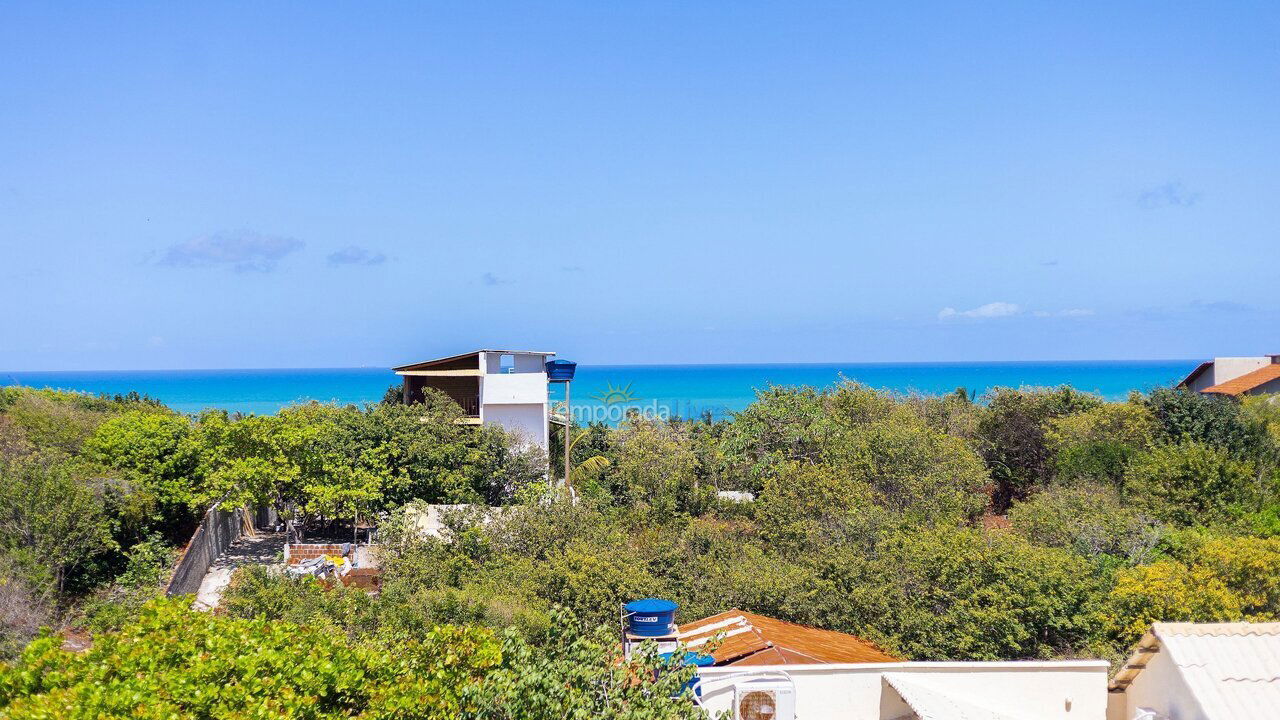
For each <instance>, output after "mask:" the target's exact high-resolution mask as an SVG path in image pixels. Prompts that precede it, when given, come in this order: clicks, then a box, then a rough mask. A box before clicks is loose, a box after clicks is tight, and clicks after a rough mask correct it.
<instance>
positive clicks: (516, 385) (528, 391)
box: [480, 373, 547, 405]
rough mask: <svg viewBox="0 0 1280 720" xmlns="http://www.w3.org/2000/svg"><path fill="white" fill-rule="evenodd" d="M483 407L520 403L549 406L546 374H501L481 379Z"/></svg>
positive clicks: (484, 376) (485, 376)
mask: <svg viewBox="0 0 1280 720" xmlns="http://www.w3.org/2000/svg"><path fill="white" fill-rule="evenodd" d="M480 403H481V404H482V405H493V404H504V403H508V404H509V403H518V404H532V403H537V404H539V405H545V404H547V376H546V374H545V373H500V374H497V375H483V376H481V378H480Z"/></svg>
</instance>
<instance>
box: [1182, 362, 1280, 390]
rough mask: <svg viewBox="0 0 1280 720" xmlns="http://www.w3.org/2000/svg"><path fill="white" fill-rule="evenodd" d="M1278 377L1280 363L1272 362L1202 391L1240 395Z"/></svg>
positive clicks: (1279, 376) (1279, 377)
mask: <svg viewBox="0 0 1280 720" xmlns="http://www.w3.org/2000/svg"><path fill="white" fill-rule="evenodd" d="M1276 379H1280V364H1277V363H1272V364H1271V365H1263V366H1262V367H1260V368H1258V369H1257V370H1254V371H1253V372H1250V373H1245V374H1244V375H1241V376H1240V377H1238V378H1233V379H1231V380H1228V381H1226V382H1221V383H1218V384H1217V385H1214V386H1213V387H1209V388H1205V389H1204V390H1202V391H1201V392H1206V393H1218V394H1219V395H1240V394H1242V393H1247V392H1249V391H1250V390H1253V389H1254V388H1257V387H1260V386H1262V385H1266V384H1267V383H1269V382H1271V381H1272V380H1276Z"/></svg>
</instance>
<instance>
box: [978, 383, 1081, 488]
mask: <svg viewBox="0 0 1280 720" xmlns="http://www.w3.org/2000/svg"><path fill="white" fill-rule="evenodd" d="M988 399H989V402H988V405H987V412H986V413H985V414H983V416H982V418H981V420H980V422H979V423H978V436H979V443H980V444H981V446H982V448H983V457H984V459H985V460H986V461H987V465H988V466H989V467H990V469H991V477H992V479H993V480H994V481H995V492H994V493H993V494H992V504H993V506H994V508H995V510H996V511H997V512H1003V511H1004V510H1006V509H1007V508H1008V507H1009V505H1010V504H1011V503H1012V502H1013V501H1014V500H1017V499H1020V498H1023V497H1026V496H1027V495H1028V494H1029V493H1030V492H1032V491H1033V490H1035V489H1037V488H1039V487H1043V486H1045V485H1047V484H1048V483H1049V481H1050V480H1052V466H1051V464H1050V460H1051V457H1052V455H1051V453H1050V451H1049V446H1048V443H1047V442H1046V439H1045V425H1046V423H1047V422H1048V421H1049V420H1052V419H1053V418H1058V417H1062V416H1064V415H1071V414H1073V413H1080V412H1084V411H1086V410H1091V409H1093V408H1096V407H1098V406H1099V405H1101V404H1102V401H1101V400H1099V399H1098V398H1097V397H1095V396H1093V395H1086V394H1084V393H1081V392H1079V391H1077V390H1074V389H1072V388H1070V387H1067V386H1063V387H1060V388H1056V389H1052V390H1050V389H1044V388H1023V389H1020V390H1014V389H1012V388H995V389H994V390H992V391H991V392H990V393H989V394H988Z"/></svg>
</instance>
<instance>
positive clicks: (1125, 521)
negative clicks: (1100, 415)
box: [1009, 483, 1164, 565]
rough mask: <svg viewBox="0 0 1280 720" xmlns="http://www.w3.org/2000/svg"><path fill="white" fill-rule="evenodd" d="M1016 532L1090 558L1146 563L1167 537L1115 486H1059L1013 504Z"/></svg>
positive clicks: (1010, 516)
mask: <svg viewBox="0 0 1280 720" xmlns="http://www.w3.org/2000/svg"><path fill="white" fill-rule="evenodd" d="M1009 522H1010V524H1011V526H1012V528H1013V530H1014V531H1015V532H1017V533H1018V534H1020V535H1022V536H1023V537H1025V538H1027V539H1028V540H1030V541H1032V542H1034V543H1036V544H1037V545H1045V546H1048V547H1058V548H1066V549H1070V550H1074V551H1075V552H1077V553H1079V554H1081V555H1083V556H1086V557H1100V556H1109V557H1112V558H1115V559H1117V560H1118V561H1120V562H1122V563H1124V564H1127V565H1137V564H1139V563H1142V562H1146V560H1147V559H1149V558H1150V557H1151V555H1152V553H1153V552H1154V551H1155V549H1156V546H1157V544H1158V543H1159V541H1160V539H1161V538H1162V537H1163V535H1164V529H1163V527H1162V526H1161V525H1160V523H1159V522H1158V521H1157V520H1156V519H1155V518H1153V517H1152V516H1151V515H1149V514H1146V513H1144V512H1142V511H1140V510H1139V509H1137V508H1135V507H1132V506H1130V505H1127V504H1125V502H1124V500H1123V499H1122V497H1121V495H1120V492H1119V491H1118V490H1116V489H1115V488H1114V487H1112V486H1111V485H1103V484H1090V483H1084V484H1075V485H1070V486H1063V485H1056V486H1053V487H1050V488H1049V489H1047V490H1043V491H1041V492H1038V493H1036V494H1035V495H1032V496H1031V497H1030V498H1027V499H1026V500H1023V501H1022V502H1018V503H1014V505H1013V507H1012V508H1010V510H1009Z"/></svg>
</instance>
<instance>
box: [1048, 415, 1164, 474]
mask: <svg viewBox="0 0 1280 720" xmlns="http://www.w3.org/2000/svg"><path fill="white" fill-rule="evenodd" d="M1157 430H1158V425H1157V424H1156V421H1155V417H1154V416H1153V415H1152V414H1151V411H1150V409H1148V408H1147V407H1146V406H1145V405H1143V404H1140V403H1106V404H1103V405H1099V406H1097V407H1095V408H1090V409H1089V410H1085V411H1084V412H1080V413H1074V414H1071V415H1063V416H1059V417H1054V418H1050V419H1049V420H1048V421H1047V423H1046V426H1045V442H1046V444H1047V446H1048V449H1049V452H1050V453H1051V454H1052V455H1053V463H1054V470H1055V475H1056V477H1057V479H1058V480H1059V481H1062V482H1076V481H1106V482H1109V483H1111V484H1112V485H1114V486H1116V487H1119V486H1120V483H1121V481H1122V479H1123V477H1124V472H1125V469H1126V468H1127V467H1128V464H1129V461H1130V460H1131V459H1132V458H1133V456H1134V455H1136V454H1137V453H1139V452H1141V451H1143V450H1145V449H1147V448H1148V447H1150V446H1151V444H1152V442H1153V441H1154V438H1155V436H1156V432H1157Z"/></svg>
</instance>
